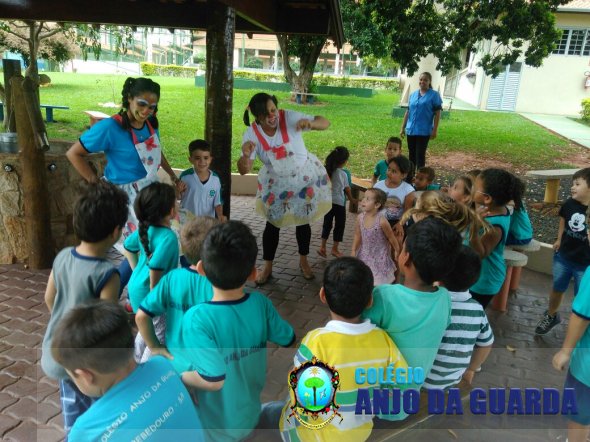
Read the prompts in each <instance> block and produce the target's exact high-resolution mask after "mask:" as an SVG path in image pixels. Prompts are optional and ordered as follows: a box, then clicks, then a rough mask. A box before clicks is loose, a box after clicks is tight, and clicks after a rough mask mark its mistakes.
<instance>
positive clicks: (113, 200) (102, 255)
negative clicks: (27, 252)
mask: <svg viewBox="0 0 590 442" xmlns="http://www.w3.org/2000/svg"><path fill="white" fill-rule="evenodd" d="M127 204H128V198H127V194H126V193H125V192H123V191H122V190H119V189H118V188H117V187H116V186H115V185H114V184H110V183H108V182H106V181H98V182H96V183H92V184H88V185H87V187H86V188H85V189H84V191H83V193H82V195H81V196H80V198H79V199H78V200H77V201H76V204H75V205H74V232H75V233H76V235H77V236H78V238H79V239H80V244H79V245H78V246H77V247H67V248H65V249H63V250H62V251H61V252H59V253H58V255H57V257H56V258H55V260H54V261H53V268H52V270H51V273H50V274H49V279H48V281H47V289H46V290H45V302H46V304H47V307H48V308H49V312H50V314H51V317H50V318H49V324H48V325H47V331H46V332H45V337H44V338H43V346H42V354H41V367H42V368H43V371H44V372H45V374H46V375H47V376H49V377H50V378H52V379H57V380H58V381H59V396H60V399H61V404H62V415H63V417H64V429H65V431H66V433H67V432H68V431H69V430H70V428H71V427H72V425H73V424H74V422H75V421H76V419H77V418H78V417H79V416H80V415H81V414H82V413H84V412H85V411H86V410H87V409H88V407H89V406H90V404H91V403H92V401H93V399H91V398H90V397H88V396H86V395H85V394H84V393H81V392H80V390H78V388H77V387H76V385H75V384H74V382H72V380H71V379H70V377H69V376H68V374H67V373H66V371H65V370H64V367H63V366H62V365H60V364H59V362H57V361H56V360H55V359H54V358H53V356H52V354H51V346H52V343H53V340H54V336H55V329H56V328H57V327H58V326H59V324H60V323H61V322H62V321H63V319H64V316H65V315H66V314H67V313H68V312H69V311H70V310H72V309H73V308H74V307H76V306H77V305H78V304H81V303H84V302H86V301H88V300H90V299H97V298H100V299H105V300H109V301H113V302H117V300H118V298H119V273H118V271H117V269H116V268H115V267H114V266H113V264H111V263H110V262H109V261H107V252H108V251H109V250H110V249H111V247H113V245H114V244H115V243H116V242H117V241H118V239H119V238H120V236H121V232H122V229H123V226H124V225H125V222H126V221H127Z"/></svg>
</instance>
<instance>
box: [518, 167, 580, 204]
mask: <svg viewBox="0 0 590 442" xmlns="http://www.w3.org/2000/svg"><path fill="white" fill-rule="evenodd" d="M578 170H580V169H551V170H530V171H528V172H527V176H530V177H533V178H543V179H544V180H545V196H544V198H543V202H544V203H547V204H556V203H557V195H558V193H559V181H560V180H561V179H562V178H571V177H572V176H573V175H574V173H576V172H577V171H578Z"/></svg>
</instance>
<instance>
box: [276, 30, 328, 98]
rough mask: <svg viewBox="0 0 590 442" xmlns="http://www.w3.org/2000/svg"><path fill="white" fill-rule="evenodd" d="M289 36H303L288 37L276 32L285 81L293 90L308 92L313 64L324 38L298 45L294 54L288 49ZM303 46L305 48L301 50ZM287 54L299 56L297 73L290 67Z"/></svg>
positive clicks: (321, 47)
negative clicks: (297, 49)
mask: <svg viewBox="0 0 590 442" xmlns="http://www.w3.org/2000/svg"><path fill="white" fill-rule="evenodd" d="M290 38H300V39H302V38H304V37H290V36H288V35H286V34H278V35H277V40H278V41H279V46H280V48H281V53H282V55H283V69H284V71H285V77H286V79H287V82H288V83H289V84H290V85H291V87H292V88H293V92H309V86H310V84H311V81H312V80H313V74H314V69H315V65H316V63H317V61H318V58H319V56H320V54H321V53H322V49H323V47H324V45H325V43H326V42H325V40H322V39H320V40H317V41H316V42H314V43H312V44H309V45H299V53H297V54H294V53H292V52H290V49H289V39H290ZM302 48H305V50H302ZM289 55H297V56H298V57H299V74H296V73H295V71H294V70H293V69H292V68H291V64H290V62H289Z"/></svg>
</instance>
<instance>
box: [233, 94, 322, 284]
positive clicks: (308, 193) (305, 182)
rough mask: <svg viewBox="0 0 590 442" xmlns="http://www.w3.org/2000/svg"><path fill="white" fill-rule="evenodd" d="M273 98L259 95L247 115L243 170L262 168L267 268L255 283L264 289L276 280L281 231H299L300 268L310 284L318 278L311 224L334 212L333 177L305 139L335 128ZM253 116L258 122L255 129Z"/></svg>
mask: <svg viewBox="0 0 590 442" xmlns="http://www.w3.org/2000/svg"><path fill="white" fill-rule="evenodd" d="M277 104H278V103H277V99H276V97H275V96H274V95H269V94H265V93H263V92H260V93H258V94H256V95H254V96H253V97H252V98H251V99H250V103H249V104H248V107H247V108H246V111H245V112H244V124H245V125H246V126H248V129H247V130H246V132H245V133H244V136H243V138H242V156H241V157H240V159H239V160H238V170H239V172H240V173H241V174H242V175H243V174H246V173H248V172H250V170H251V169H252V164H253V162H254V159H255V158H256V157H258V158H259V159H260V161H262V163H263V165H264V166H263V167H262V169H260V172H258V192H257V195H256V211H257V212H258V214H260V215H262V216H264V217H265V219H266V226H265V228H264V233H263V235H262V253H263V256H262V258H263V259H264V268H263V269H262V271H261V272H260V273H259V274H258V277H257V278H256V282H257V284H259V285H262V284H264V283H265V282H266V281H268V279H269V278H270V277H271V275H272V264H273V260H274V257H275V252H276V250H277V247H278V245H279V231H280V229H281V228H282V227H288V226H296V229H295V236H296V237H297V246H298V251H299V267H300V269H301V272H302V274H303V277H304V278H305V279H312V278H313V277H314V275H313V272H312V270H311V267H310V265H309V262H308V261H307V255H308V254H309V243H310V240H311V227H310V226H309V223H311V222H314V221H317V220H320V219H323V217H324V215H325V214H326V213H328V211H329V210H330V209H331V208H332V191H331V189H330V184H329V179H328V173H327V172H326V169H325V168H324V166H323V164H322V163H321V161H319V160H318V159H317V157H316V156H315V155H313V154H312V153H310V152H308V151H307V148H306V147H305V144H304V143H303V136H302V135H303V133H304V132H306V131H309V130H325V129H327V128H328V127H329V126H330V122H329V121H328V120H327V119H326V118H324V117H321V116H319V115H316V116H312V115H306V114H303V113H300V112H295V111H290V110H282V109H281V110H279V109H278V108H277ZM250 113H251V114H252V115H253V116H254V118H255V121H254V122H252V124H250V116H249V114H250Z"/></svg>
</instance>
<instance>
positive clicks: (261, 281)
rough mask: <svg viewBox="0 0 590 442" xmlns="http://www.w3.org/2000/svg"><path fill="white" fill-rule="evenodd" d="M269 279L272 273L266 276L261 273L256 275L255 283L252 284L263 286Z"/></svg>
mask: <svg viewBox="0 0 590 442" xmlns="http://www.w3.org/2000/svg"><path fill="white" fill-rule="evenodd" d="M271 278H272V272H270V273H269V274H268V275H265V274H264V272H262V273H260V275H258V276H257V277H256V281H254V282H255V283H256V285H264V284H266V283H267V282H268V280H269V279H271Z"/></svg>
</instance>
